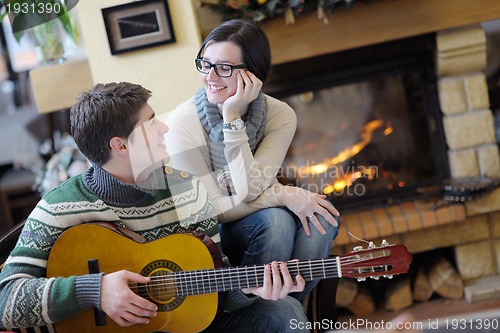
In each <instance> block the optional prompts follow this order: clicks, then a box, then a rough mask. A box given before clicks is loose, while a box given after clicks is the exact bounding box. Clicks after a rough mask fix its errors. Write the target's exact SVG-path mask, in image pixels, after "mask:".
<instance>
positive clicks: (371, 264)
mask: <svg viewBox="0 0 500 333" xmlns="http://www.w3.org/2000/svg"><path fill="white" fill-rule="evenodd" d="M411 261H412V254H411V253H410V252H408V250H407V249H406V247H405V246H404V245H402V244H397V245H392V244H389V243H387V242H386V240H385V239H384V240H383V241H382V245H381V246H379V247H377V246H375V245H374V244H373V243H372V242H370V245H368V248H367V249H363V247H361V246H357V247H355V248H354V250H353V251H352V252H349V253H348V254H347V255H345V256H343V257H341V258H340V263H341V269H342V276H347V277H351V278H357V279H358V281H364V280H366V278H367V277H371V278H373V279H379V278H380V276H383V277H385V278H389V279H392V277H393V275H396V274H403V273H406V272H408V269H409V267H410V264H411Z"/></svg>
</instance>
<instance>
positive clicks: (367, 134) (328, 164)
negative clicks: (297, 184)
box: [300, 119, 392, 175]
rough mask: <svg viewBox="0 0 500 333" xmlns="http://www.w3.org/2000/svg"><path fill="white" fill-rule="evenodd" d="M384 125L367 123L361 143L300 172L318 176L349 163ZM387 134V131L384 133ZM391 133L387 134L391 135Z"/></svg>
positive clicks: (362, 133)
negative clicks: (343, 163) (339, 165)
mask: <svg viewBox="0 0 500 333" xmlns="http://www.w3.org/2000/svg"><path fill="white" fill-rule="evenodd" d="M383 125H384V122H383V121H382V120H379V119H377V120H372V121H370V122H369V123H367V124H366V125H365V126H363V129H362V131H361V135H360V137H361V141H360V142H358V143H356V144H354V145H353V146H351V147H348V148H345V149H344V150H342V151H341V152H340V153H338V154H337V155H336V156H334V157H332V158H329V159H325V160H324V161H323V163H319V164H314V165H311V166H307V167H303V168H301V169H300V171H301V172H302V173H304V174H306V175H318V174H321V173H323V172H326V171H327V170H328V169H330V168H332V167H333V166H335V165H337V164H340V163H342V162H344V161H347V160H348V159H350V158H352V157H353V156H356V155H357V154H358V153H359V152H360V151H362V150H363V149H364V148H365V147H366V146H367V145H368V144H369V143H370V142H371V141H372V134H373V132H374V131H375V130H376V129H378V128H380V127H382V126H383ZM388 128H390V129H391V130H390V132H391V133H392V127H388ZM386 130H387V129H386ZM384 134H385V131H384ZM389 134H390V133H388V134H386V135H389Z"/></svg>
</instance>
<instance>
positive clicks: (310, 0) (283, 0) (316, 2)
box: [202, 0, 370, 25]
mask: <svg viewBox="0 0 500 333" xmlns="http://www.w3.org/2000/svg"><path fill="white" fill-rule="evenodd" d="M355 1H356V0H211V1H208V0H206V1H202V3H204V4H206V5H208V6H209V7H210V8H211V9H212V10H214V11H216V12H218V13H219V14H221V16H222V19H223V20H224V21H227V20H230V19H234V18H244V19H249V20H253V21H255V22H262V21H265V20H268V19H272V18H276V17H285V23H286V24H287V25H289V24H294V23H295V16H297V15H299V14H301V13H309V12H314V11H317V13H318V19H320V20H322V21H323V22H324V23H325V24H328V17H327V14H331V13H333V12H334V11H335V10H336V9H337V8H339V7H345V8H349V9H351V8H352V7H353V5H354V2H355ZM363 1H364V2H369V1H370V0H363Z"/></svg>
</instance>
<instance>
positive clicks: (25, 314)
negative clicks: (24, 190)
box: [0, 204, 100, 328]
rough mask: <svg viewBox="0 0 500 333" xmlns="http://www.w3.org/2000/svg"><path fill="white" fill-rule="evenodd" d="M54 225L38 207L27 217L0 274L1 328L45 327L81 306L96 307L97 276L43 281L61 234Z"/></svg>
mask: <svg viewBox="0 0 500 333" xmlns="http://www.w3.org/2000/svg"><path fill="white" fill-rule="evenodd" d="M40 215H44V217H45V218H44V222H43V223H42V222H40V220H39V219H38V218H37V217H40ZM57 225H58V224H57V221H56V220H55V219H51V218H50V217H49V214H47V213H46V210H45V209H42V208H41V207H40V204H38V205H37V207H35V209H34V211H33V212H32V214H31V215H30V217H28V219H27V221H26V224H25V226H24V228H23V230H22V233H21V236H20V238H19V240H18V242H17V244H16V246H15V248H14V250H13V251H12V252H11V254H10V256H9V258H8V259H7V261H6V263H5V266H4V267H3V269H2V271H1V273H0V316H1V317H0V318H1V325H0V326H3V327H6V328H14V327H16V328H17V327H36V326H47V325H49V324H52V323H54V322H56V321H59V320H61V319H63V318H66V317H68V316H70V315H72V314H74V313H77V312H79V311H81V310H82V306H85V307H89V306H91V305H96V306H99V298H100V295H98V294H97V293H98V292H99V291H100V283H99V282H100V281H98V280H99V279H100V276H99V274H96V276H88V278H84V277H79V278H77V277H75V276H70V277H65V278H62V277H50V278H47V277H46V269H47V260H48V257H49V253H50V251H51V249H52V246H53V244H54V243H55V241H56V239H57V238H58V237H59V236H60V235H61V234H62V232H63V231H64V230H63V228H60V227H58V226H57ZM77 280H79V281H80V283H78V282H77ZM89 281H90V283H89ZM78 284H80V288H77V287H76V286H77V285H78Z"/></svg>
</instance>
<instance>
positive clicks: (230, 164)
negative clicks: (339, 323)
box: [165, 20, 339, 300]
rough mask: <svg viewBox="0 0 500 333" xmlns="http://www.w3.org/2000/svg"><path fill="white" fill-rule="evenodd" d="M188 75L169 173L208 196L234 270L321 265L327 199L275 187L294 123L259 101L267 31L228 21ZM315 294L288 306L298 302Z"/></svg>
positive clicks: (281, 109)
mask: <svg viewBox="0 0 500 333" xmlns="http://www.w3.org/2000/svg"><path fill="white" fill-rule="evenodd" d="M195 65H196V69H197V70H198V71H199V72H200V75H201V79H202V82H203V87H202V88H201V89H200V90H198V91H197V92H196V94H195V95H194V96H193V97H192V98H191V99H189V100H188V101H186V102H184V103H183V104H181V105H179V106H178V107H177V108H176V109H175V110H174V111H173V112H171V113H170V115H169V116H168V119H167V123H168V125H169V128H170V131H169V132H168V133H167V137H166V140H165V141H166V143H167V148H168V151H169V153H170V155H171V161H172V163H173V166H174V167H176V168H179V169H183V170H186V171H189V172H191V173H193V174H195V175H196V176H198V177H201V178H202V180H203V181H204V183H205V185H206V187H207V189H208V190H209V192H210V194H211V197H212V202H213V204H214V206H215V207H216V209H217V213H218V216H219V222H220V223H221V225H220V229H221V237H222V247H223V250H224V253H226V254H227V255H228V257H229V258H230V260H231V264H233V265H237V266H239V265H253V264H264V263H269V262H271V261H273V260H282V261H286V260H290V259H300V260H306V259H318V258H323V257H328V255H329V252H330V249H331V245H332V241H333V239H334V238H335V236H336V235H337V232H338V229H337V220H336V218H335V217H336V216H338V215H339V213H338V212H337V210H336V209H335V208H334V207H333V206H332V204H331V203H330V202H329V201H327V200H326V199H325V196H323V195H319V194H316V193H312V192H309V191H307V190H305V189H302V188H297V187H292V186H283V185H281V184H280V183H279V182H278V180H277V174H278V172H279V170H280V167H281V165H282V163H283V160H284V158H285V154H286V152H287V150H288V148H289V145H290V143H291V141H292V138H293V136H294V133H295V129H296V122H297V120H296V116H295V112H294V111H293V110H292V109H291V108H290V107H289V106H288V105H287V104H286V103H283V102H281V101H278V100H277V99H275V98H273V97H271V96H268V95H265V94H264V93H262V91H261V88H262V85H263V82H264V81H265V80H266V78H267V75H268V72H269V70H270V67H271V52H270V47H269V42H268V39H267V37H266V35H265V33H264V31H263V30H262V29H261V28H260V27H259V26H258V25H256V24H254V23H253V22H250V21H246V20H231V21H227V22H225V23H223V24H222V25H220V26H219V27H217V28H215V29H214V30H212V31H211V32H210V34H209V35H208V36H207V38H206V39H205V40H204V42H203V44H202V46H201V48H200V51H199V53H198V55H197V57H196V59H195ZM314 285H315V282H308V283H307V284H306V288H305V289H304V291H303V292H302V293H298V294H296V295H294V296H295V297H296V298H297V299H299V300H302V298H303V297H304V296H305V295H306V294H307V293H308V292H309V291H310V290H311V289H312V288H313V287H314Z"/></svg>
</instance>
